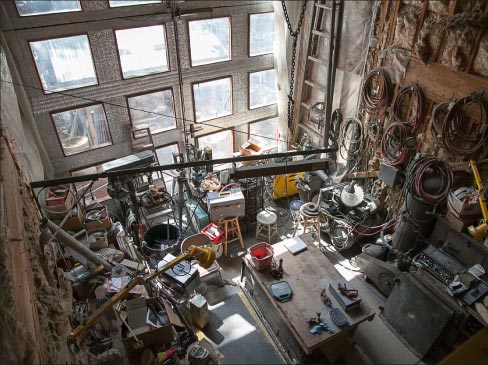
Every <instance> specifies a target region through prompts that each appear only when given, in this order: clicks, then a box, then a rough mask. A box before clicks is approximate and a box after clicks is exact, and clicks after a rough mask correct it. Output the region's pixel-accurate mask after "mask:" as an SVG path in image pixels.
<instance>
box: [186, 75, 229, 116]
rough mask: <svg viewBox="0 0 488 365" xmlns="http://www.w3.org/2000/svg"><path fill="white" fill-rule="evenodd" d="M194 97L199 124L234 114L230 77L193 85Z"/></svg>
mask: <svg viewBox="0 0 488 365" xmlns="http://www.w3.org/2000/svg"><path fill="white" fill-rule="evenodd" d="M193 95H194V98H195V99H194V102H195V117H196V121H197V122H203V121H206V120H210V119H215V118H219V117H223V116H226V115H231V114H232V81H231V78H230V77H227V78H225V79H219V80H214V81H207V82H201V83H199V84H193Z"/></svg>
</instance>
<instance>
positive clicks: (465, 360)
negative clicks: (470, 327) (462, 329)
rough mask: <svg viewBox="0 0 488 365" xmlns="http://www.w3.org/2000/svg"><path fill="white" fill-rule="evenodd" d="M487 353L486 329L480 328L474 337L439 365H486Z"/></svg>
mask: <svg viewBox="0 0 488 365" xmlns="http://www.w3.org/2000/svg"><path fill="white" fill-rule="evenodd" d="M487 353H488V328H487V327H485V328H482V329H481V330H479V331H478V332H477V333H476V334H475V335H473V336H471V337H470V338H469V339H467V340H466V341H465V342H463V343H462V344H461V345H460V346H458V347H457V348H456V349H455V350H454V351H453V352H451V353H450V354H449V355H447V356H446V357H445V358H444V359H442V360H441V361H440V362H439V364H440V365H455V364H471V365H481V364H486V354H487Z"/></svg>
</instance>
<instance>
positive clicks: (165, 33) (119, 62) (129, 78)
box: [111, 4, 171, 80]
mask: <svg viewBox="0 0 488 365" xmlns="http://www.w3.org/2000/svg"><path fill="white" fill-rule="evenodd" d="M144 5H155V4H144ZM130 6H134V5H130ZM136 6H138V5H136ZM122 8H123V7H122ZM111 9H117V8H111ZM156 26H162V27H163V30H164V44H165V45H166V61H167V64H168V69H167V70H166V71H161V72H154V73H150V74H146V75H138V76H131V77H124V70H122V60H121V58H120V50H119V42H118V40H117V33H116V31H119V30H130V29H138V28H149V27H156ZM112 32H113V35H114V39H115V50H116V51H117V58H118V64H119V73H120V79H121V80H132V79H137V78H139V77H148V76H152V75H161V74H165V73H167V72H171V61H170V59H169V51H168V32H167V29H166V22H164V23H161V24H152V25H144V26H141V27H130V28H112Z"/></svg>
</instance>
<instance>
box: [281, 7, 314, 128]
mask: <svg viewBox="0 0 488 365" xmlns="http://www.w3.org/2000/svg"><path fill="white" fill-rule="evenodd" d="M307 1H308V0H305V1H304V2H303V7H302V12H301V13H300V18H299V20H298V24H297V29H296V30H295V31H294V30H293V28H292V27H291V23H290V17H289V16H288V11H287V10H286V4H285V0H281V5H282V7H283V13H285V20H286V25H287V26H288V30H289V31H290V35H291V36H292V37H293V45H292V53H291V72H290V93H289V94H288V128H290V127H291V125H292V122H293V114H294V112H295V101H294V100H293V91H294V88H295V63H296V56H297V43H298V35H299V34H300V30H301V28H302V23H303V18H304V16H305V10H307Z"/></svg>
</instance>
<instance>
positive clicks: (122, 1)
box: [108, 0, 161, 8]
mask: <svg viewBox="0 0 488 365" xmlns="http://www.w3.org/2000/svg"><path fill="white" fill-rule="evenodd" d="M108 3H109V5H110V7H111V8H117V7H119V6H131V5H144V4H157V3H161V0H109V2H108Z"/></svg>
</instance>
